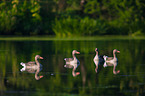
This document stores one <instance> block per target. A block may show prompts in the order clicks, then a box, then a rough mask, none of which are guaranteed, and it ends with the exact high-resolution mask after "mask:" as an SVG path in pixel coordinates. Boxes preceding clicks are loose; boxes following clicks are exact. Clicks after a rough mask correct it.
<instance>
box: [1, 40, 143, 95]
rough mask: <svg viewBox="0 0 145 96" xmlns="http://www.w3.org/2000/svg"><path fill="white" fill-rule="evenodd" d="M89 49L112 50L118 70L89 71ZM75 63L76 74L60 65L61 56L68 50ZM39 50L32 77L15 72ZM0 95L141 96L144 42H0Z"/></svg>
mask: <svg viewBox="0 0 145 96" xmlns="http://www.w3.org/2000/svg"><path fill="white" fill-rule="evenodd" d="M95 48H98V49H99V54H100V55H108V56H112V50H113V49H118V50H120V53H119V54H117V58H118V65H117V67H116V70H120V73H119V74H117V75H114V74H113V72H112V70H113V67H111V66H110V67H106V68H104V67H103V65H99V70H98V73H96V72H95V64H94V62H93V58H94V56H95ZM74 49H76V50H77V51H79V52H80V54H79V55H76V56H77V58H78V60H79V61H80V66H78V68H77V70H76V71H77V72H80V75H78V76H77V77H73V76H72V73H71V71H72V69H66V68H64V67H63V66H64V64H65V61H64V58H66V57H72V55H71V53H72V50H74ZM37 54H39V55H40V56H42V57H43V58H44V59H43V60H39V61H40V63H41V64H42V65H43V68H42V70H41V71H40V72H39V74H38V75H39V76H40V75H43V78H41V79H39V80H36V79H35V73H29V72H26V71H25V72H21V71H20V69H21V68H22V66H21V65H20V63H21V62H28V61H34V58H35V55H37ZM0 85H1V86H0V96H53V95H58V96H78V95H80V96H96V95H99V96H100V95H103V96H108V95H109V96H112V95H113V96H118V95H121V96H124V95H129V96H131V95H135V96H142V95H145V91H144V90H145V40H100V41H98V40H97V41H95V40H94V41H79V40H78V41H57V40H56V41H0Z"/></svg>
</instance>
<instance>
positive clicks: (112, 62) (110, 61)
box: [103, 49, 120, 74]
mask: <svg viewBox="0 0 145 96" xmlns="http://www.w3.org/2000/svg"><path fill="white" fill-rule="evenodd" d="M116 53H120V51H118V50H117V49H114V50H113V57H108V56H105V55H104V56H103V58H104V60H105V62H104V65H103V66H104V67H107V66H114V67H113V74H118V73H119V72H120V70H117V71H116V66H117V62H118V60H117V57H116Z"/></svg>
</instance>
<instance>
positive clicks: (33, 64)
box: [20, 55, 43, 80]
mask: <svg viewBox="0 0 145 96" xmlns="http://www.w3.org/2000/svg"><path fill="white" fill-rule="evenodd" d="M38 59H43V57H41V56H39V55H36V56H35V61H30V62H28V63H23V62H21V63H20V64H21V65H22V66H23V68H22V69H21V70H20V71H21V72H23V71H27V72H29V73H35V79H36V80H39V79H40V78H42V77H43V76H38V74H39V72H40V71H41V70H42V65H41V64H40V63H39V61H38Z"/></svg>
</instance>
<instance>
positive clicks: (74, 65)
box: [64, 50, 80, 77]
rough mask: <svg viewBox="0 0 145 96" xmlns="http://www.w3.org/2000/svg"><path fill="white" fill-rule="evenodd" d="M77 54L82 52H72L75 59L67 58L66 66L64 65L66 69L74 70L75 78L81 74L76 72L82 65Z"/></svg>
mask: <svg viewBox="0 0 145 96" xmlns="http://www.w3.org/2000/svg"><path fill="white" fill-rule="evenodd" d="M75 54H80V52H78V51H76V50H73V51H72V56H73V58H65V59H64V60H65V62H66V64H65V65H64V67H65V68H73V70H72V75H73V77H75V76H77V75H79V74H80V72H75V70H76V69H77V67H78V66H79V65H80V61H79V60H78V59H77V58H76V56H75Z"/></svg>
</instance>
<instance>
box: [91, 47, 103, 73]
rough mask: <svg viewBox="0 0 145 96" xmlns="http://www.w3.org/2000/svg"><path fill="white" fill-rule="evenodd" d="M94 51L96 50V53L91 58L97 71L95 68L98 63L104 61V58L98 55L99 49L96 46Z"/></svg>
mask: <svg viewBox="0 0 145 96" xmlns="http://www.w3.org/2000/svg"><path fill="white" fill-rule="evenodd" d="M95 52H96V55H95V57H94V59H93V61H94V63H95V65H96V68H95V71H96V73H97V70H98V65H99V64H102V63H103V62H104V58H103V57H102V56H100V55H99V50H98V48H96V49H95Z"/></svg>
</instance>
